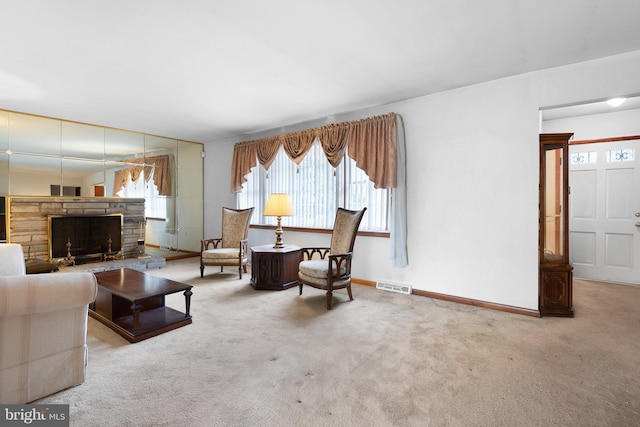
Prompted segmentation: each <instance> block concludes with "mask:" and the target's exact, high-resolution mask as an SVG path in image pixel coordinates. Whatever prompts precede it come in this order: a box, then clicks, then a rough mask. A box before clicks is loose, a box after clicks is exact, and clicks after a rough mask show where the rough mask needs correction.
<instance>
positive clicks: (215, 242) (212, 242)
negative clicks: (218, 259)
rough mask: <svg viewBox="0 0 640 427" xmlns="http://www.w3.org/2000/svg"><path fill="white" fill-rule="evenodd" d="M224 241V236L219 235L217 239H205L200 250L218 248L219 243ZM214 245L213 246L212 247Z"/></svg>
mask: <svg viewBox="0 0 640 427" xmlns="http://www.w3.org/2000/svg"><path fill="white" fill-rule="evenodd" d="M221 242H222V237H218V238H215V239H203V240H201V243H200V252H201V253H202V252H203V251H206V250H207V249H218V245H220V243H221ZM211 245H213V248H212V247H211Z"/></svg>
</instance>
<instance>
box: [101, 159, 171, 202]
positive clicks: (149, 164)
mask: <svg viewBox="0 0 640 427" xmlns="http://www.w3.org/2000/svg"><path fill="white" fill-rule="evenodd" d="M124 162H126V163H134V164H139V165H140V166H131V167H128V168H124V169H120V170H117V171H115V172H114V174H113V193H112V195H113V196H116V195H117V193H118V191H120V190H121V189H122V188H123V187H125V186H126V185H127V184H129V182H131V181H134V182H135V181H137V180H138V179H139V178H140V174H142V173H144V179H145V181H149V179H150V178H151V171H153V183H154V184H155V185H156V187H158V194H160V195H161V196H171V194H172V185H171V158H170V157H169V155H162V156H154V157H146V158H136V159H127V160H124Z"/></svg>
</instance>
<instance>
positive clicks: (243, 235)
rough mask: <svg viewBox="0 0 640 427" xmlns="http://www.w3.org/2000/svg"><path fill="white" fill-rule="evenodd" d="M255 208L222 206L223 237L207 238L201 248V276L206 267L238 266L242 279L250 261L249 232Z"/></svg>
mask: <svg viewBox="0 0 640 427" xmlns="http://www.w3.org/2000/svg"><path fill="white" fill-rule="evenodd" d="M252 213H253V208H248V209H231V208H222V237H219V238H215V239H205V240H202V242H201V248H200V277H204V267H205V266H207V265H209V266H220V271H222V269H223V267H224V266H230V267H235V266H237V267H238V272H239V275H240V279H242V272H243V271H244V272H245V273H246V272H247V262H248V261H249V259H248V258H249V256H248V248H247V234H248V232H249V222H250V220H251V214H252Z"/></svg>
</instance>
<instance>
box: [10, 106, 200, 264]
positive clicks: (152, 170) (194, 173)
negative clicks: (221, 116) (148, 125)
mask: <svg viewBox="0 0 640 427" xmlns="http://www.w3.org/2000/svg"><path fill="white" fill-rule="evenodd" d="M202 151H203V145H202V144H200V143H194V142H189V141H179V140H176V139H171V138H165V137H160V136H154V135H147V134H142V133H137V132H132V131H126V130H120V129H112V128H105V127H100V126H95V125H89V124H83V123H76V122H69V121H64V120H58V119H53V118H48V117H40V116H33V115H29V114H23V113H16V112H12V111H5V110H0V197H2V196H5V195H13V196H57V195H61V196H74V197H78V196H80V197H144V198H145V217H146V233H145V234H146V237H147V239H146V244H147V245H149V246H150V247H152V248H153V247H157V248H162V249H163V250H167V251H175V252H179V251H193V252H198V251H199V247H200V239H201V238H202V228H203V217H202V206H203V201H202V199H203V184H202V181H203V164H202ZM0 214H1V213H0ZM180 215H181V216H183V218H180ZM0 220H1V218H0ZM2 222H3V224H4V221H2Z"/></svg>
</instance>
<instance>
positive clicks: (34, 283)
mask: <svg viewBox="0 0 640 427" xmlns="http://www.w3.org/2000/svg"><path fill="white" fill-rule="evenodd" d="M97 292H98V284H97V282H96V276H94V274H93V273H86V272H82V273H49V274H37V275H26V276H2V277H0V316H21V315H29V314H35V313H48V312H52V311H59V310H66V309H68V308H72V307H78V306H83V305H87V304H89V303H91V302H93V301H95V299H96V294H97Z"/></svg>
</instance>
